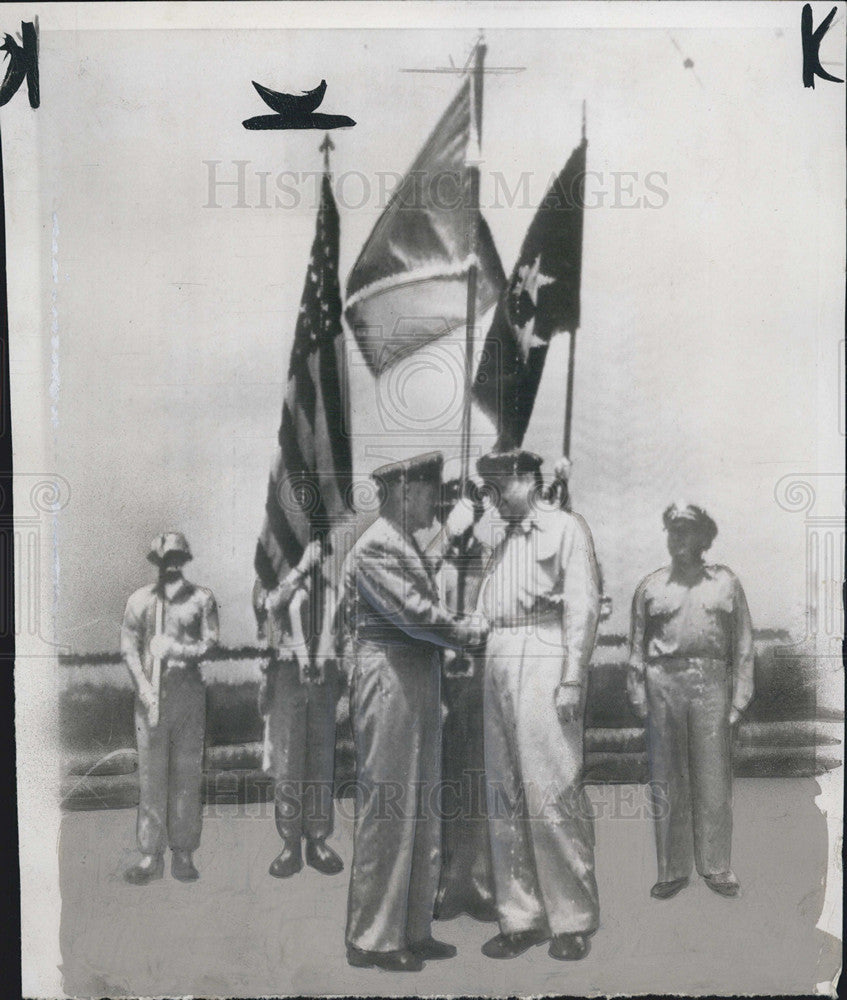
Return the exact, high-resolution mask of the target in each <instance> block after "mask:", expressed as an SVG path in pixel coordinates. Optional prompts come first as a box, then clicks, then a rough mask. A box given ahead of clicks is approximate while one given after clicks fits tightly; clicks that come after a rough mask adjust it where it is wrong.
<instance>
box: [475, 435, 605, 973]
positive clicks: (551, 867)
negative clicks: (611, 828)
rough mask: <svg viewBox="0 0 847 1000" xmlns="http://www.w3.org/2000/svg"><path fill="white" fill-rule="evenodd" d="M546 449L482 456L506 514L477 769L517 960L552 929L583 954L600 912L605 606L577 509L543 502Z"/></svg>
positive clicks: (511, 952)
mask: <svg viewBox="0 0 847 1000" xmlns="http://www.w3.org/2000/svg"><path fill="white" fill-rule="evenodd" d="M540 467H541V459H540V458H539V457H538V456H537V455H534V454H532V453H530V452H526V451H510V452H501V453H494V454H489V455H485V456H483V457H482V458H481V459H480V460H479V462H478V464H477V468H478V470H479V473H480V475H481V476H482V477H483V479H484V480H485V481H486V484H487V485H488V487H489V489H490V490H491V492H492V494H493V496H494V499H495V502H496V503H497V506H498V509H499V512H500V515H501V517H502V518H503V520H504V521H505V532H504V533H503V535H502V537H501V538H499V540H498V541H497V544H496V545H495V546H494V548H493V552H492V554H491V559H490V563H489V567H488V569H487V571H486V574H485V577H484V579H483V584H482V590H481V594H480V605H479V606H480V608H481V610H482V611H483V612H484V614H485V615H486V617H487V618H488V620H489V622H490V626H491V631H490V633H489V636H488V645H487V649H486V656H485V700H484V725H485V768H486V778H487V786H488V822H489V831H490V837H491V856H492V863H493V871H494V883H495V890H496V900H497V910H498V918H499V923H500V933H499V934H498V935H497V936H496V937H494V938H492V939H491V940H490V941H487V942H486V943H485V944H484V945H483V948H482V951H483V954H485V955H487V956H488V957H489V958H514V957H515V956H517V955H520V954H521V953H522V952H524V951H526V950H527V949H528V948H530V947H532V946H534V945H537V944H540V943H541V942H543V941H547V940H549V941H550V945H549V954H550V955H551V956H552V957H553V958H557V959H579V958H582V957H583V956H584V955H585V954H587V952H588V948H589V943H588V935H590V934H591V933H593V932H594V931H595V930H596V928H597V924H598V916H599V904H598V897H597V884H596V881H595V878H594V826H593V818H592V816H591V814H590V811H589V806H588V803H587V801H586V798H585V795H584V792H583V788H582V767H583V717H584V711H585V692H586V687H587V675H588V663H589V658H590V656H591V652H592V649H593V647H594V636H595V632H596V628H597V621H598V615H599V597H600V594H599V586H598V573H597V563H596V560H595V557H594V546H593V542H592V539H591V533H590V531H589V529H588V526H587V525H586V524H585V522H584V521H583V520H582V518H581V517H580V516H579V515H578V514H574V513H571V512H569V511H567V510H563V509H562V508H561V507H560V505H559V504H558V503H555V504H552V505H551V504H548V503H546V502H545V503H543V504H542V503H541V502H540V500H539V498H540V496H541V491H542V483H541V472H540Z"/></svg>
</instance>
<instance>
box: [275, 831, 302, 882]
mask: <svg viewBox="0 0 847 1000" xmlns="http://www.w3.org/2000/svg"><path fill="white" fill-rule="evenodd" d="M302 867H303V856H302V854H301V853H300V841H299V840H298V841H297V843H296V844H285V845H284V846H283V848H282V850H281V851H280V852H279V854H277V856H276V857H275V858H274V859H273V861H272V862H271V866H270V868H268V871H269V872H270V874H271V875H273V877H274V878H288V877H289V876H290V875H296V874H297V872H299V871H300V869H301V868H302Z"/></svg>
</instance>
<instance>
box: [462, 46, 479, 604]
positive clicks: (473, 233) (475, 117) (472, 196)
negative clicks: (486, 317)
mask: <svg viewBox="0 0 847 1000" xmlns="http://www.w3.org/2000/svg"><path fill="white" fill-rule="evenodd" d="M485 52H486V46H485V43H484V41H483V39H482V35H480V37H479V39H478V41H477V43H476V48H475V49H474V53H473V59H474V66H473V70H472V74H471V142H472V143H473V145H474V146H475V148H474V149H473V153H474V156H475V157H476V159H475V160H474V161H472V162H469V163H468V188H469V190H468V201H467V206H466V209H467V219H468V258H469V266H468V297H467V306H466V318H465V397H464V401H463V402H464V407H463V410H462V441H461V478H460V482H461V494H460V496H462V497H464V496H466V495H467V483H468V479H469V476H470V464H471V397H472V388H473V345H474V329H475V327H476V286H477V272H478V265H477V259H476V255H477V243H478V232H479V153H480V149H481V145H482V81H483V77H484V70H483V66H484V63H485ZM465 555H466V553H465V551H464V546H462V551H460V553H459V565H458V579H457V581H456V606H457V607H456V610H457V611H458V612H459V614H463V613H464V610H465V584H466V578H467V565H466V560H465V559H464V558H463V557H464V556H465Z"/></svg>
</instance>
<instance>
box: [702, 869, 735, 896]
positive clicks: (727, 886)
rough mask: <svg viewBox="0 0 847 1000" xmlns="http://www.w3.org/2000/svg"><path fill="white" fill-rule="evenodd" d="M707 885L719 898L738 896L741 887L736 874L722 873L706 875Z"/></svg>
mask: <svg viewBox="0 0 847 1000" xmlns="http://www.w3.org/2000/svg"><path fill="white" fill-rule="evenodd" d="M703 878H704V880H705V882H706V885H707V886H708V887H709V888H710V889H711V890H712V892H716V893H717V894H718V895H719V896H737V895H738V890H739V889H740V888H741V885H740V883H739V881H738V879H737V878H736V876H735V872H732V871H729V872H722V873H721V874H720V875H704V876H703Z"/></svg>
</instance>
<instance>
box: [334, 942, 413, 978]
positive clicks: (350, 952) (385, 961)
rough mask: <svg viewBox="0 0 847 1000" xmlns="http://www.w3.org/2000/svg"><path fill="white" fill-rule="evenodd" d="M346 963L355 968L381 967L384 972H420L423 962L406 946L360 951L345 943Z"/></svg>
mask: <svg viewBox="0 0 847 1000" xmlns="http://www.w3.org/2000/svg"><path fill="white" fill-rule="evenodd" d="M347 963H348V965H352V966H353V968H355V969H383V970H384V971H385V972H420V971H421V969H422V968H423V962H422V961H421V960H420V959H419V958H418V956H417V955H415V954H414V952H411V951H409V949H408V948H403V949H401V950H400V951H362V950H361V949H359V948H354V947H353V946H352V945H351V944H348V945H347Z"/></svg>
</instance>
